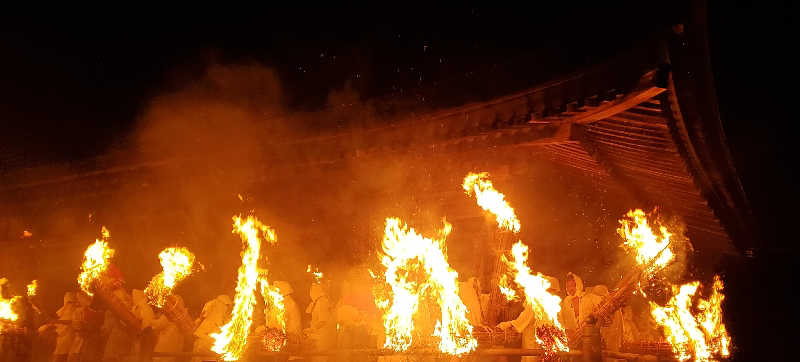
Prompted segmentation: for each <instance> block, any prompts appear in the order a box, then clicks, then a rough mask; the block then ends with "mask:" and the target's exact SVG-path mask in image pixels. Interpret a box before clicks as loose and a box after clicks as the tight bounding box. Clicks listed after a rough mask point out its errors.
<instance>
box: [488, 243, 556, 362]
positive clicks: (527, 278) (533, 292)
mask: <svg viewBox="0 0 800 362" xmlns="http://www.w3.org/2000/svg"><path fill="white" fill-rule="evenodd" d="M511 256H512V258H511V260H507V259H506V257H505V256H503V261H505V262H506V265H508V268H509V272H510V273H513V274H514V282H516V283H517V285H519V287H520V288H522V290H523V292H524V293H525V303H526V304H528V305H529V306H530V307H531V309H533V311H534V313H535V314H536V323H537V326H536V327H537V328H536V342H537V343H539V345H541V346H542V348H544V349H545V351H546V352H550V353H555V352H558V351H569V347H568V346H567V336H566V332H564V328H563V327H562V326H561V323H559V322H558V312H560V311H561V298H560V297H558V296H557V295H553V294H550V292H548V291H547V289H549V288H550V281H549V280H547V278H545V277H544V275H542V274H541V273H536V274H535V275H534V274H533V273H532V272H531V269H530V268H529V267H528V265H527V261H528V247H527V246H526V245H525V244H523V243H522V241H518V242H517V243H516V244H514V246H513V247H512V248H511ZM501 280H502V279H501ZM501 290H502V288H501Z"/></svg>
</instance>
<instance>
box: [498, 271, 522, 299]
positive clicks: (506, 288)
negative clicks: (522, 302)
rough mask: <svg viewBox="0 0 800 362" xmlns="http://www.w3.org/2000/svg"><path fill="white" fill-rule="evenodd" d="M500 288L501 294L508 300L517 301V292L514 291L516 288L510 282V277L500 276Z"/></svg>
mask: <svg viewBox="0 0 800 362" xmlns="http://www.w3.org/2000/svg"><path fill="white" fill-rule="evenodd" d="M498 284H499V286H500V294H503V296H504V297H506V299H507V300H509V301H512V300H517V299H518V297H517V292H516V291H514V288H512V287H511V285H510V284H509V281H508V275H506V274H503V275H501V276H500V282H499V283H498Z"/></svg>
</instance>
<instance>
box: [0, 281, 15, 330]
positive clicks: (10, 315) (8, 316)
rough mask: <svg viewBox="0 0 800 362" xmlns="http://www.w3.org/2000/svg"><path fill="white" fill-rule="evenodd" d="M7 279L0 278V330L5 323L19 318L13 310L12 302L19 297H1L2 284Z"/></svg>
mask: <svg viewBox="0 0 800 362" xmlns="http://www.w3.org/2000/svg"><path fill="white" fill-rule="evenodd" d="M5 281H7V279H6V278H0V332H2V331H3V329H4V328H3V327H4V325H5V323H9V322H15V321H16V320H17V319H19V315H17V313H16V312H14V303H16V302H17V300H18V299H19V297H18V296H16V297H12V298H11V299H6V298H5V297H3V284H5Z"/></svg>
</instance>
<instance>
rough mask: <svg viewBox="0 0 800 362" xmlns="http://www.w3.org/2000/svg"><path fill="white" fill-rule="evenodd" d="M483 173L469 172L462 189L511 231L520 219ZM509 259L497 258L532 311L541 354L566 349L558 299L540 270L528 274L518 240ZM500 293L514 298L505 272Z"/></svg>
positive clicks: (524, 251)
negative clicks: (559, 316) (534, 315)
mask: <svg viewBox="0 0 800 362" xmlns="http://www.w3.org/2000/svg"><path fill="white" fill-rule="evenodd" d="M488 177H489V174H488V173H486V172H481V173H469V174H468V175H467V176H466V177H465V178H464V184H463V187H464V190H465V191H466V192H467V195H470V196H471V195H472V193H473V192H474V193H475V195H476V200H477V202H478V206H480V207H482V208H483V209H484V210H487V211H489V212H491V213H493V214H495V216H496V217H497V225H498V227H500V228H501V229H506V230H508V231H511V232H513V233H518V232H519V230H520V226H521V224H520V221H519V219H517V216H516V214H515V213H514V209H513V208H512V207H511V205H509V204H508V202H507V201H505V196H504V195H503V194H502V193H500V192H499V191H497V190H495V188H494V186H492V181H491V180H489V178H488ZM511 256H512V259H511V260H508V259H507V258H506V256H505V255H503V256H502V258H501V260H502V261H503V262H505V264H506V265H507V266H508V268H509V271H508V272H509V274H510V275H513V278H514V282H515V283H516V284H517V285H518V286H519V287H520V288H521V289H522V291H523V292H524V294H525V303H526V304H527V305H528V306H530V307H531V309H533V311H534V313H535V314H536V323H537V325H536V342H537V343H539V345H541V346H542V348H543V349H544V350H545V353H547V354H548V355H555V353H556V352H558V351H569V347H568V346H567V336H566V332H565V331H564V328H563V327H562V326H561V323H559V321H558V312H559V311H560V310H561V298H559V297H558V296H556V295H553V294H550V292H548V291H547V289H548V288H550V282H549V281H548V280H547V278H545V277H544V275H542V274H541V273H537V274H535V275H534V274H532V272H531V269H530V268H529V267H528V265H527V264H526V263H527V261H528V247H527V246H526V245H525V244H523V243H522V241H518V242H517V243H516V244H514V246H513V247H512V248H511ZM498 284H499V288H500V293H502V294H503V295H504V296H505V297H506V299H508V300H514V299H516V298H517V293H516V292H515V291H514V289H512V288H511V287H510V286H509V281H508V274H504V275H502V276H500V280H499V283H498Z"/></svg>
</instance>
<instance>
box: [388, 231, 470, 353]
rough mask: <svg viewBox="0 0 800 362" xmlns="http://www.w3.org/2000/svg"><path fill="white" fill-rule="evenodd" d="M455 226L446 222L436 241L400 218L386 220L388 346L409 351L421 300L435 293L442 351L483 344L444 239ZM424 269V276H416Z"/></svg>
mask: <svg viewBox="0 0 800 362" xmlns="http://www.w3.org/2000/svg"><path fill="white" fill-rule="evenodd" d="M451 230H452V226H451V225H450V224H449V223H447V222H446V221H445V226H444V229H443V230H442V232H441V234H442V236H441V239H439V240H432V239H429V238H425V237H423V236H421V235H419V234H417V233H416V232H415V231H414V229H413V228H409V227H408V226H406V225H404V224H403V223H402V222H401V221H400V219H397V218H387V219H386V227H385V229H384V236H383V252H384V255H383V257H382V258H381V262H382V264H383V265H384V266H385V267H386V271H385V272H384V277H385V280H386V282H387V283H388V284H389V285H390V286H391V302H390V301H389V300H377V301H376V304H377V305H378V306H379V307H380V308H381V309H383V310H384V311H385V313H384V317H383V318H384V329H385V332H386V340H385V343H384V347H386V348H390V349H393V350H396V351H405V350H407V349H408V348H409V347H410V346H411V344H412V342H413V336H412V333H413V331H414V315H415V314H416V312H417V310H418V308H419V303H420V298H421V297H423V296H425V295H429V296H431V297H433V298H434V299H436V300H437V301H438V302H439V306H440V310H441V317H440V319H439V320H438V321H437V324H436V327H435V329H434V336H437V337H439V338H440V341H439V350H440V351H442V352H444V353H448V354H452V355H461V354H464V353H468V352H471V351H473V350H475V348H477V346H478V341H477V340H476V339H475V338H474V337H473V336H472V326H471V325H470V324H469V320H468V319H467V308H466V306H465V305H464V303H463V302H462V301H461V299H460V297H459V296H458V283H457V279H458V273H457V272H456V271H455V270H453V269H452V268H450V266H449V264H448V263H447V257H446V255H445V254H444V251H443V247H444V240H445V238H446V237H447V235H448V234H449V233H450V231H451ZM420 273H421V274H422V276H423V277H422V278H420V279H416V278H415V277H416V276H419V274H420Z"/></svg>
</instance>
